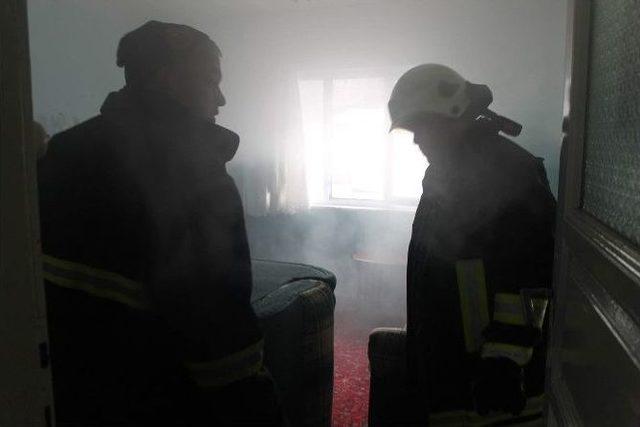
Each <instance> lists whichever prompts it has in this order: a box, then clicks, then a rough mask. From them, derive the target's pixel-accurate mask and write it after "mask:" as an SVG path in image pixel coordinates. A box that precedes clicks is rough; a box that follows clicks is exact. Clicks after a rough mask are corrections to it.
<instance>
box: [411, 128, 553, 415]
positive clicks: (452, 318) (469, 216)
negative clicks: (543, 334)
mask: <svg viewBox="0 0 640 427" xmlns="http://www.w3.org/2000/svg"><path fill="white" fill-rule="evenodd" d="M554 210H555V200H554V198H553V196H552V194H551V192H550V189H549V184H548V181H547V177H546V174H545V171H544V166H543V164H542V161H541V160H540V159H537V158H535V157H534V156H532V155H531V154H530V153H528V152H527V151H526V150H524V149H523V148H521V147H519V146H518V145H516V144H515V143H513V142H512V141H510V140H508V139H506V138H504V137H502V136H501V135H499V134H498V129H496V128H494V127H492V125H491V123H490V122H478V124H477V125H475V126H474V127H473V128H472V129H471V130H470V131H469V132H468V133H467V135H466V137H465V141H464V142H463V145H462V148H461V150H460V152H459V155H458V156H456V159H455V163H450V164H446V163H444V164H432V165H430V166H429V168H428V169H427V172H426V174H425V177H424V181H423V194H422V198H421V200H420V204H419V206H418V209H417V212H416V216H415V220H414V224H413V233H412V238H411V243H410V247H409V261H408V270H407V280H408V282H407V298H408V302H407V304H408V305H407V307H408V324H407V334H408V337H407V340H408V349H407V350H408V367H409V378H413V379H414V380H415V381H416V384H414V385H416V386H417V388H418V389H419V390H421V391H422V392H421V393H424V394H426V398H427V399H428V402H429V405H428V406H427V405H421V407H422V408H424V410H423V414H422V417H427V416H428V414H427V412H428V411H430V412H431V413H432V414H433V413H438V412H444V411H453V410H470V409H473V406H472V397H471V380H472V378H473V376H474V369H475V366H476V362H477V355H473V356H472V355H469V354H468V353H467V352H466V351H465V344H464V331H463V326H462V320H461V316H462V315H461V309H460V300H459V292H458V287H457V285H456V270H455V263H456V261H458V260H463V259H475V258H480V259H482V260H483V261H484V267H485V272H486V285H487V292H488V300H489V301H488V304H489V313H492V312H493V295H495V293H496V292H507V293H516V294H517V293H518V291H519V289H520V288H524V287H532V288H535V287H537V288H539V287H550V285H551V277H552V263H553V224H554ZM544 352H545V349H544V346H539V347H538V348H536V349H535V351H534V356H533V359H532V361H531V362H530V364H529V365H528V367H527V368H526V369H525V378H526V381H525V382H526V387H527V393H528V395H530V396H535V395H540V394H542V392H543V390H544Z"/></svg>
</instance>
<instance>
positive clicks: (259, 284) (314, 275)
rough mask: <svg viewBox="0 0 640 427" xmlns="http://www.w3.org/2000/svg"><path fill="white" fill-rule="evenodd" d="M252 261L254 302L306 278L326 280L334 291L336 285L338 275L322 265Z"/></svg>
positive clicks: (252, 298) (252, 296) (252, 299)
mask: <svg viewBox="0 0 640 427" xmlns="http://www.w3.org/2000/svg"><path fill="white" fill-rule="evenodd" d="M251 263H252V270H253V293H252V294H251V302H252V303H255V302H257V301H259V300H260V299H262V298H264V297H265V296H266V295H268V294H270V293H271V292H274V291H276V290H277V289H278V288H281V287H282V286H284V285H286V284H288V283H292V282H296V281H300V280H304V279H307V280H317V281H321V282H324V283H325V284H326V285H327V286H328V287H329V288H330V289H331V290H332V291H333V290H335V287H336V276H335V275H334V274H333V273H332V272H330V271H328V270H325V269H323V268H320V267H315V266H312V265H307V264H298V263H292V262H282V261H267V260H262V259H253V260H252V261H251Z"/></svg>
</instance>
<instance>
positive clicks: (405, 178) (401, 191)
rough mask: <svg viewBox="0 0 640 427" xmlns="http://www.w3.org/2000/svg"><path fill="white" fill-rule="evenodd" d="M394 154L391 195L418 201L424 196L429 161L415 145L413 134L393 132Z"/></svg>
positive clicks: (400, 131) (404, 131)
mask: <svg viewBox="0 0 640 427" xmlns="http://www.w3.org/2000/svg"><path fill="white" fill-rule="evenodd" d="M391 138H392V139H391V144H392V153H393V165H392V171H393V173H392V177H391V179H392V187H391V193H392V194H393V197H394V198H397V199H410V200H418V199H419V198H420V195H421V194H422V178H423V176H424V172H425V170H426V169H427V166H429V163H428V162H427V159H426V158H425V156H424V155H423V154H422V153H421V152H420V149H419V148H418V146H417V145H416V144H414V143H413V133H411V132H409V131H406V130H402V129H395V130H394V131H393V132H391Z"/></svg>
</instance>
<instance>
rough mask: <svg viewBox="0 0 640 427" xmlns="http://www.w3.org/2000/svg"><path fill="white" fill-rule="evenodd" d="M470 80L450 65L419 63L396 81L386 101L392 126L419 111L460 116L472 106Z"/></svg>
mask: <svg viewBox="0 0 640 427" xmlns="http://www.w3.org/2000/svg"><path fill="white" fill-rule="evenodd" d="M468 85H469V83H468V82H467V81H466V80H465V79H464V78H462V76H460V74H458V73H456V72H455V71H453V70H452V69H451V68H449V67H445V66H444V65H440V64H423V65H418V66H417V67H414V68H412V69H410V70H409V71H407V72H406V73H404V74H403V75H402V77H400V79H399V80H398V82H397V83H396V85H395V86H394V88H393V92H392V93H391V99H390V100H389V115H390V116H391V129H394V128H397V127H403V126H406V125H407V122H408V121H410V120H412V119H414V118H415V117H416V116H419V115H421V114H438V115H442V116H445V117H450V118H456V119H457V118H460V117H461V116H462V115H463V114H464V113H465V111H466V110H467V109H468V108H469V106H470V105H471V102H472V99H471V97H470V94H469V91H468V90H467V86H468Z"/></svg>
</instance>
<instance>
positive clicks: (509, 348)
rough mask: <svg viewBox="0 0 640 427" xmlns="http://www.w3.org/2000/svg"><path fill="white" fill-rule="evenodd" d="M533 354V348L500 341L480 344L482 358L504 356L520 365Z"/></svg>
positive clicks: (526, 361)
mask: <svg viewBox="0 0 640 427" xmlns="http://www.w3.org/2000/svg"><path fill="white" fill-rule="evenodd" d="M532 356H533V348H531V347H520V346H518V345H513V344H505V343H501V342H488V343H485V344H484V345H483V346H482V353H481V357H482V358H485V359H486V358H492V357H506V358H509V359H511V360H513V361H514V362H516V363H517V364H518V365H520V366H524V365H526V364H527V363H529V361H530V360H531V357H532Z"/></svg>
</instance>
